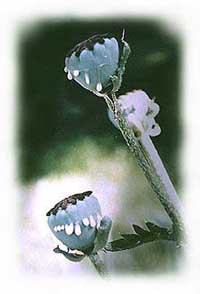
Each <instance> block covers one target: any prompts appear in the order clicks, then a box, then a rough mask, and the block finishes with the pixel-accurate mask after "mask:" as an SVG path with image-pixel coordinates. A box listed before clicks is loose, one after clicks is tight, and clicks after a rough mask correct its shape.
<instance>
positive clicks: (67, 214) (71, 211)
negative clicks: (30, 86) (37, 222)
mask: <svg viewBox="0 0 200 294" xmlns="http://www.w3.org/2000/svg"><path fill="white" fill-rule="evenodd" d="M47 216H48V225H49V227H50V229H51V231H52V232H53V234H54V235H55V236H56V237H57V239H59V240H60V241H61V242H62V243H63V244H64V245H65V246H67V249H68V253H69V254H70V256H71V257H73V258H74V259H75V260H76V258H77V259H78V260H80V259H82V258H83V257H84V256H85V254H89V253H90V252H91V251H92V250H93V248H94V241H95V238H96V235H97V229H98V228H99V226H100V222H101V219H102V214H101V208H100V205H99V202H98V200H97V198H96V197H95V196H94V195H93V194H92V192H91V191H87V192H84V193H80V194H75V195H72V196H69V197H67V198H65V199H63V200H62V201H60V202H59V203H57V204H56V205H55V206H54V207H53V208H52V209H51V210H50V211H49V212H48V213H47ZM69 259H70V258H69Z"/></svg>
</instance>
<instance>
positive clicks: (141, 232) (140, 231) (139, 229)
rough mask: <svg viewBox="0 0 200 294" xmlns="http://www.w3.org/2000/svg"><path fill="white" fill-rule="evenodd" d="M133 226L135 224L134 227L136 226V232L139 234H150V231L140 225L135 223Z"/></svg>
mask: <svg viewBox="0 0 200 294" xmlns="http://www.w3.org/2000/svg"><path fill="white" fill-rule="evenodd" d="M132 226H133V228H134V230H135V232H136V234H138V235H141V236H146V235H148V234H149V231H146V230H144V229H142V228H141V227H140V226H138V225H134V224H133V225H132Z"/></svg>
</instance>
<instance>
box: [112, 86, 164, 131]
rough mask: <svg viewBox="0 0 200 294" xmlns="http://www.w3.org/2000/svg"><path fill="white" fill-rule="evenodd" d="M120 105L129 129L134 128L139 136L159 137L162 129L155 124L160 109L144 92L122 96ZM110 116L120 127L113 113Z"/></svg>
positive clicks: (119, 101) (139, 91) (137, 91)
mask: <svg viewBox="0 0 200 294" xmlns="http://www.w3.org/2000/svg"><path fill="white" fill-rule="evenodd" d="M118 103H119V106H120V108H121V111H122V113H123V114H124V117H125V119H126V122H127V125H128V127H129V128H132V129H133V130H134V132H135V134H136V135H137V136H142V135H143V134H148V135H149V136H158V135H159V134H160V132H161V129H160V127H159V125H158V124H157V123H156V122H155V116H156V115H157V114H158V113H159V110H160V107H159V105H158V104H157V103H155V102H154V100H152V99H150V98H149V96H148V95H147V94H146V93H145V92H144V91H142V90H134V91H133V92H128V93H127V94H126V95H121V96H119V98H118ZM108 114H109V118H110V120H111V121H112V122H113V124H114V125H115V126H116V127H119V126H118V123H117V122H116V120H115V119H114V115H113V114H112V113H111V111H109V113H108Z"/></svg>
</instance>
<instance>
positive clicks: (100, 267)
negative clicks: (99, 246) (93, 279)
mask: <svg viewBox="0 0 200 294" xmlns="http://www.w3.org/2000/svg"><path fill="white" fill-rule="evenodd" d="M88 257H89V259H90V261H91V262H92V264H93V265H94V267H95V269H96V270H97V272H98V273H99V275H100V276H102V277H105V276H106V275H107V271H106V268H105V265H104V263H103V261H102V260H101V258H100V256H99V255H98V253H97V252H96V253H91V254H90V255H89V256H88Z"/></svg>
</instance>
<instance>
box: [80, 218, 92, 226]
mask: <svg viewBox="0 0 200 294" xmlns="http://www.w3.org/2000/svg"><path fill="white" fill-rule="evenodd" d="M82 222H83V224H84V225H85V226H86V227H87V226H89V224H90V222H89V219H88V218H87V217H85V218H84V219H83V220H82Z"/></svg>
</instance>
